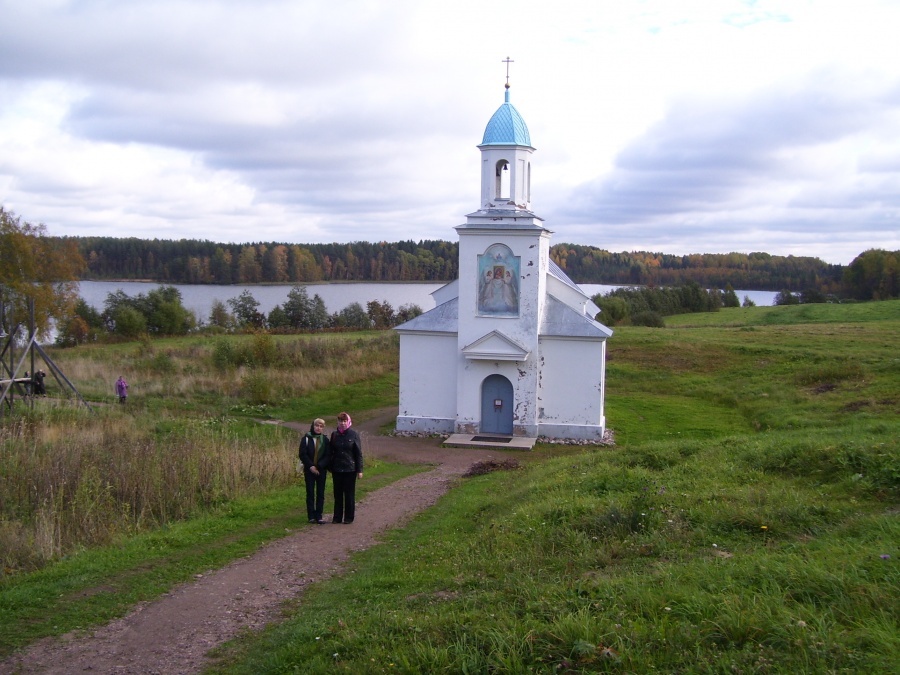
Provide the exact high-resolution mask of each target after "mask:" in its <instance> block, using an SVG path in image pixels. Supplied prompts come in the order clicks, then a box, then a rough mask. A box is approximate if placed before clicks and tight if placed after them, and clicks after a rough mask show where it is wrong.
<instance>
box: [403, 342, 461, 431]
mask: <svg viewBox="0 0 900 675" xmlns="http://www.w3.org/2000/svg"><path fill="white" fill-rule="evenodd" d="M457 359H458V354H457V342H456V335H455V334H443V335H437V334H401V335H400V409H399V414H398V416H397V430H398V431H420V432H423V433H450V432H452V431H453V429H454V424H455V422H456V372H457Z"/></svg>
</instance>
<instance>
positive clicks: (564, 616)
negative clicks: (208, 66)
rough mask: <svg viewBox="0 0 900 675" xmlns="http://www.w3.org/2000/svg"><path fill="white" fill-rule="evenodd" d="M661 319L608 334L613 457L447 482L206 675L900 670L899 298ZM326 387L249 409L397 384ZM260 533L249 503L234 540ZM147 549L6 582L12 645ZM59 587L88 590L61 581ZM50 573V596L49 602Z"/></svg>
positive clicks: (285, 411)
mask: <svg viewBox="0 0 900 675" xmlns="http://www.w3.org/2000/svg"><path fill="white" fill-rule="evenodd" d="M666 323H667V326H668V327H667V328H664V329H650V328H639V327H622V328H618V329H617V330H616V333H615V335H614V337H613V338H612V340H611V341H610V344H609V364H608V377H607V410H606V414H607V421H608V423H609V425H610V427H611V428H612V429H613V430H614V432H615V434H616V438H617V445H616V446H615V447H613V448H599V447H583V448H582V447H564V448H560V447H558V446H543V445H539V446H538V447H537V448H536V450H535V452H534V453H533V454H532V455H531V456H530V457H531V458H532V461H529V462H527V463H524V466H523V468H521V469H519V470H516V471H509V472H498V473H492V474H488V475H484V476H479V477H475V478H471V479H466V480H464V481H462V482H461V484H460V485H459V486H457V487H456V488H455V489H454V490H452V491H451V492H450V493H448V494H447V495H446V496H445V497H444V498H443V499H442V500H441V501H440V502H439V504H437V505H436V506H435V507H434V508H431V509H429V510H428V511H426V512H425V513H423V514H421V515H420V516H418V517H417V518H415V519H414V520H413V521H412V522H410V523H409V524H408V525H407V526H405V527H404V528H402V529H399V530H396V531H393V532H391V533H390V534H389V535H388V536H387V538H386V540H385V541H384V543H382V544H380V545H378V546H375V547H373V548H371V549H368V550H366V551H362V552H360V553H358V554H357V555H355V556H354V557H353V559H352V560H351V561H350V563H349V564H348V565H347V566H346V570H345V573H344V574H343V576H341V577H339V578H334V579H332V580H330V581H327V582H324V583H320V584H316V585H314V586H312V587H310V588H309V589H308V590H307V591H306V592H305V593H304V597H303V600H302V602H300V603H298V604H297V605H296V606H295V607H293V608H292V609H291V610H290V613H289V616H288V617H287V618H286V620H285V621H284V622H282V623H281V624H280V625H274V626H270V627H269V628H268V629H266V630H264V631H262V632H261V633H253V634H247V635H245V636H243V637H242V638H241V639H238V640H235V641H234V642H232V643H230V644H229V645H226V646H224V647H222V648H220V649H218V650H217V651H216V657H217V662H216V664H215V665H214V666H213V667H212V668H211V672H217V673H283V672H335V671H336V672H351V673H358V672H367V673H368V672H401V673H422V672H435V673H440V672H446V673H466V672H468V673H489V672H490V673H522V672H539V673H561V672H567V673H576V672H615V673H644V672H666V673H841V672H846V673H882V672H885V673H887V672H898V671H900V660H898V656H897V654H900V627H898V618H897V617H900V572H898V566H897V565H898V560H900V549H898V545H897V542H898V541H900V521H898V518H897V514H898V513H900V448H898V438H900V416H898V414H897V413H898V412H900V357H898V356H897V353H898V350H897V345H898V340H897V337H896V336H897V335H898V334H900V302H897V301H890V302H881V303H865V304H855V305H815V306H812V305H810V306H800V307H773V308H763V307H758V308H746V309H735V310H723V311H722V312H718V313H714V314H708V315H695V314H692V315H686V316H680V317H667V319H666ZM321 389H322V391H321V392H313V393H310V394H309V395H310V396H312V397H314V398H311V399H310V400H308V401H304V400H303V399H304V397H303V396H296V397H285V398H284V399H283V400H282V401H279V402H276V403H275V405H273V406H271V407H269V406H267V407H266V408H265V409H264V411H263V412H264V413H265V414H266V415H270V416H273V417H281V416H284V417H288V418H290V417H293V416H296V417H297V418H298V419H306V418H309V417H311V416H312V414H314V413H315V411H317V410H322V409H328V410H332V409H340V408H344V407H346V408H348V409H350V411H351V412H352V413H353V414H354V416H355V417H356V416H357V414H359V415H360V416H364V415H365V410H364V407H363V406H360V405H354V404H353V402H355V401H358V400H360V399H357V398H354V397H356V396H368V395H369V393H370V392H372V393H373V396H372V399H371V401H372V407H373V408H375V407H381V406H383V405H385V400H386V399H389V398H390V397H391V396H395V391H396V377H395V375H394V373H393V372H386V373H384V374H382V375H379V376H377V377H375V378H373V380H372V383H371V385H369V384H367V383H357V382H347V383H345V384H340V385H336V386H335V387H333V388H332V387H322V388H321ZM367 400H368V399H367ZM345 401H350V402H351V403H349V404H347V405H344V402H345ZM229 405H232V403H229ZM251 408H252V407H248V412H246V414H244V416H245V417H247V418H250V417H252V416H253V414H252V410H251ZM257 412H259V411H257ZM242 414H243V413H242ZM368 475H369V470H368V467H367V476H368ZM386 480H387V478H386ZM366 483H367V485H369V487H370V488H371V487H372V485H371V484H369V482H368V481H367V482H366ZM278 494H279V493H276V494H274V495H273V496H272V497H271V498H272V499H278V498H279V497H278ZM297 505H298V504H295V506H297ZM223 508H225V507H223ZM297 511H299V509H296V510H295V512H294V517H297V513H296V512H297ZM200 522H202V521H197V522H194V521H190V522H187V523H184V524H183V525H175V526H172V527H174V528H177V527H185V528H193V527H202V525H199V524H198V523H200ZM267 522H268V519H267V518H266V517H264V516H263V515H262V513H261V512H260V513H258V514H257V515H256V516H252V515H251V516H250V517H249V518H248V520H247V523H246V525H245V527H246V529H247V532H253V533H255V532H257V531H265V530H266V527H267V526H266V523H267ZM278 526H280V527H282V528H283V527H284V526H283V524H282V525H278ZM274 529H277V527H273V534H272V536H275V534H274ZM205 531H208V530H206V529H200V530H192V532H193V535H194V536H188V537H186V541H188V542H190V545H188V544H185V550H187V551H190V553H188V554H185V555H186V556H187V557H188V558H191V559H192V560H193V559H194V558H195V557H196V562H195V563H194V564H193V566H189V567H190V569H197V570H201V571H202V569H206V568H208V567H209V566H213V565H215V564H217V563H215V562H212V561H207V560H206V559H205V558H203V556H206V555H209V556H213V557H215V556H216V555H219V554H217V553H216V551H217V550H219V549H222V550H224V549H227V548H228V546H229V545H230V544H226V542H230V541H231V539H233V538H234V537H232V536H231V535H229V534H223V535H222V536H219V535H215V536H214V537H213V538H212V541H210V543H209V544H208V545H201V546H197V545H196V533H197V532H205ZM169 532H170V528H167V529H166V530H164V531H163V532H162V533H160V534H159V535H158V536H162V537H165V536H167V535H168V533H169ZM265 536H266V535H260V539H261V538H264V537H265ZM152 537H153V535H152V534H147V535H142V536H141V537H140V538H136V539H134V540H132V541H133V542H134V543H133V544H131V543H129V544H127V545H125V546H123V547H122V548H121V550H122V551H125V550H129V546H134V547H135V550H136V553H135V554H134V561H131V562H127V563H124V562H122V563H117V564H112V563H105V562H103V561H104V559H105V558H104V556H111V555H114V554H115V553H114V551H115V550H118V549H114V548H109V549H104V550H103V551H98V552H93V551H87V552H84V553H80V554H78V555H76V556H73V557H72V558H71V559H67V560H64V561H61V562H59V563H57V564H56V565H54V566H51V567H50V568H48V569H46V570H44V571H43V572H40V573H34V575H21V576H14V577H12V579H13V580H15V585H10V583H9V581H8V580H7V582H6V583H5V585H4V586H3V587H0V598H2V599H3V603H4V604H0V616H2V617H3V618H2V619H0V626H2V629H3V631H4V632H3V633H2V635H3V636H4V640H5V644H6V645H7V646H6V647H5V648H6V649H9V648H10V647H11V646H15V645H21V644H25V643H27V642H28V641H30V640H33V639H35V638H36V637H38V636H40V635H44V634H54V633H55V632H62V631H63V629H64V628H53V626H56V622H55V621H54V619H53V618H48V617H51V616H52V615H53V614H54V612H56V611H57V609H58V608H59V607H61V603H58V602H57V601H56V598H57V597H58V596H64V597H66V598H76V597H80V596H79V593H80V594H81V595H84V589H88V588H90V589H97V588H101V587H103V585H104V584H106V583H110V582H115V581H116V580H118V579H119V578H122V577H129V575H130V572H129V570H141V569H143V567H142V564H141V561H142V560H143V561H144V562H145V563H146V562H147V561H149V560H153V559H154V558H153V556H154V555H155V554H154V553H153V550H154V548H153V545H151V544H150V543H149V542H152V541H154V540H153V539H152ZM247 537H248V541H247V543H246V546H247V547H248V549H249V548H252V547H253V546H256V545H258V542H257V541H255V540H254V537H257V535H255V534H253V535H249V534H248V535H247ZM166 541H167V540H166ZM216 542H218V543H216ZM207 549H209V552H207ZM231 555H233V554H232V553H230V552H229V553H224V554H221V556H220V557H221V560H222V561H223V562H224V560H225V559H226V558H228V557H229V556H231ZM91 556H98V557H97V558H91ZM175 557H177V556H175V555H174V554H173V558H172V559H173V560H174V559H175ZM166 559H167V560H168V558H166ZM92 561H93V562H92ZM67 565H68V566H71V567H66V566H67ZM76 565H83V566H84V567H83V568H82V567H78V566H76ZM171 569H172V570H173V571H172V572H171V574H170V577H171V578H170V579H169V580H168V581H164V582H163V583H160V584H158V586H154V583H155V581H154V580H153V579H152V578H150V577H147V578H143V577H140V575H139V574H137V573H135V579H137V581H135V582H134V589H135V590H132V591H128V590H127V589H126V591H125V592H124V593H123V597H125V600H123V601H122V602H121V604H119V605H117V606H116V607H115V608H114V609H105V608H104V607H103V606H98V607H95V606H93V605H91V604H89V603H88V600H87V599H84V600H83V604H81V607H82V610H81V612H80V613H76V614H75V615H74V616H73V617H70V618H68V619H66V623H65V626H68V627H69V628H71V627H73V626H76V625H95V623H96V622H97V621H102V620H105V619H106V618H107V617H108V616H112V615H115V614H118V613H121V612H123V611H125V609H126V608H127V605H128V604H129V603H130V602H134V601H135V600H134V598H136V597H137V594H138V593H139V592H143V589H144V588H149V589H151V590H150V591H148V593H149V595H153V594H154V593H157V594H158V593H159V592H162V591H160V590H153V589H154V588H163V587H164V586H165V585H166V584H167V583H168V584H171V583H176V582H177V580H179V579H181V578H185V577H184V576H179V575H181V574H182V573H181V572H180V571H178V565H177V564H176V563H175V562H172V563H171ZM123 570H124V571H123ZM141 574H143V572H141ZM185 574H189V573H185ZM70 577H71V578H75V579H79V578H82V577H83V578H84V581H83V582H78V583H81V586H78V587H77V588H69V586H67V585H66V584H70V583H72V582H70V581H67V579H69V578H70ZM44 578H47V579H50V578H55V579H56V581H53V582H51V581H48V582H46V583H48V584H49V585H48V586H47V589H46V590H44V588H43V586H41V584H43V583H44V581H43V579H44ZM32 584H34V586H33V588H34V589H35V591H34V593H33V594H31V595H29V593H28V588H29V587H32V586H31V585H32ZM54 584H56V585H54ZM13 590H15V593H17V594H18V595H16V596H15V597H17V598H20V600H19V602H20V603H22V606H21V607H19V606H18V605H15V603H11V602H10V601H9V600H7V598H8V597H13V596H12V595H9V594H10V593H12V592H13ZM129 593H130V595H129ZM98 595H99V596H100V597H101V599H102V598H103V596H104V595H105V594H103V593H101V594H98ZM32 596H33V598H34V599H33V600H30V599H29V601H28V602H27V603H26V602H24V601H23V600H21V598H31V597H32ZM94 602H98V603H99V602H100V600H97V601H94ZM103 602H106V600H105V599H103ZM8 609H12V610H14V611H15V612H20V613H19V614H9V613H8V611H7V610H8ZM26 611H27V613H25V612H26ZM73 612H77V610H73ZM8 614H9V616H10V617H11V618H10V619H7V618H6V617H7V615H8ZM66 616H68V615H66ZM32 621H33V622H34V625H35V626H37V628H35V629H33V630H32V629H22V628H20V627H19V626H20V625H27V624H29V623H30V622H32ZM23 630H25V631H26V632H22V631H23ZM27 631H31V632H27Z"/></svg>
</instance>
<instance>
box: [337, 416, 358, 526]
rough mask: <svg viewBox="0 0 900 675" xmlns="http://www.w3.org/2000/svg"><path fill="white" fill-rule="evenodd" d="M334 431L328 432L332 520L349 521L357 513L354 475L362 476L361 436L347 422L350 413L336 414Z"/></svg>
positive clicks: (338, 521) (347, 522)
mask: <svg viewBox="0 0 900 675" xmlns="http://www.w3.org/2000/svg"><path fill="white" fill-rule="evenodd" d="M337 420H338V424H337V431H334V432H332V434H331V444H330V449H331V459H330V464H329V466H328V468H329V470H330V471H331V482H332V485H333V486H334V517H333V518H332V519H331V522H332V523H344V524H346V525H349V524H350V523H352V522H353V518H354V516H355V515H356V479H357V478H362V477H363V456H362V439H360V437H359V434H358V433H356V430H355V429H351V428H350V426H351V425H352V424H353V422H352V421H351V420H350V415H348V414H347V413H345V412H342V413H340V414H339V415H338V417H337Z"/></svg>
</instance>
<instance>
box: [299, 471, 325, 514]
mask: <svg viewBox="0 0 900 675" xmlns="http://www.w3.org/2000/svg"><path fill="white" fill-rule="evenodd" d="M303 477H304V478H305V479H306V517H307V518H309V519H310V520H322V509H324V508H325V483H326V481H327V480H328V472H327V471H319V475H318V476H317V475H316V474H314V473H313V472H312V471H309V470H306V469H304V470H303Z"/></svg>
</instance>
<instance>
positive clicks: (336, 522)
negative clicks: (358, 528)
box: [331, 520, 342, 525]
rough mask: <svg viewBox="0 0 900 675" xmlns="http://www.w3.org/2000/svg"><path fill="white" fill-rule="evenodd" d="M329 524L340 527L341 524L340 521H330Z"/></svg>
mask: <svg viewBox="0 0 900 675" xmlns="http://www.w3.org/2000/svg"><path fill="white" fill-rule="evenodd" d="M331 524H332V525H341V524H342V523H341V521H339V520H332V521H331Z"/></svg>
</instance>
